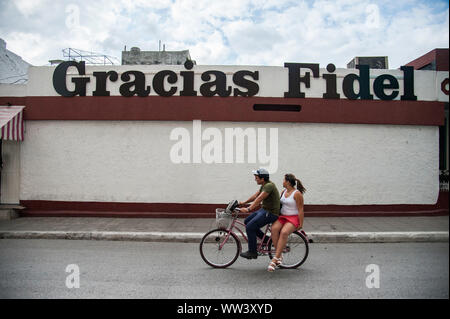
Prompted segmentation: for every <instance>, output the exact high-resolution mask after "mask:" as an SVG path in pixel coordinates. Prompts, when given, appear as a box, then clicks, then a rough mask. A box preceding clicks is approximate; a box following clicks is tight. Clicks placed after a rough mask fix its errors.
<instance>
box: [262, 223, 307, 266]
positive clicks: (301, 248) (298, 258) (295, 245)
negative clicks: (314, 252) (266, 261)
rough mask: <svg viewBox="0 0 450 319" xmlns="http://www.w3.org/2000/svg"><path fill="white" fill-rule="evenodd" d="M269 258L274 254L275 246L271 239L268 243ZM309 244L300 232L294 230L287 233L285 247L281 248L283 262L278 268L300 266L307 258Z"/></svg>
mask: <svg viewBox="0 0 450 319" xmlns="http://www.w3.org/2000/svg"><path fill="white" fill-rule="evenodd" d="M268 248H269V249H268V250H269V257H270V259H272V258H273V256H275V247H273V243H272V239H271V240H270V242H269V244H268ZM308 253H309V246H308V240H307V239H306V238H305V236H303V235H302V234H301V233H299V232H297V231H295V232H293V233H292V234H290V235H289V237H288V240H287V243H286V247H285V248H284V250H283V254H282V256H283V263H282V264H281V265H280V268H287V269H292V268H297V267H300V266H301V265H302V264H303V263H304V262H305V261H306V258H308Z"/></svg>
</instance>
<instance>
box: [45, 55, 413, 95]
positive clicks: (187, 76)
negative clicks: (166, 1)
mask: <svg viewBox="0 0 450 319" xmlns="http://www.w3.org/2000/svg"><path fill="white" fill-rule="evenodd" d="M69 67H75V68H76V69H77V71H78V74H79V75H86V74H85V64H84V62H83V61H81V62H76V61H66V62H62V63H61V64H59V65H58V66H57V67H56V68H55V71H54V73H53V87H54V88H55V90H56V92H57V93H58V94H60V95H62V96H66V97H72V96H76V95H79V96H86V86H87V83H88V82H90V80H91V79H90V78H89V77H86V76H83V77H72V79H71V81H72V82H73V83H74V84H75V88H74V89H73V90H69V89H68V88H67V85H66V77H67V70H68V69H69ZM184 67H185V69H186V70H191V69H192V68H193V67H194V64H193V62H192V61H190V60H187V61H186V62H185V63H184ZM284 67H286V68H287V69H288V72H289V86H288V91H287V92H284V97H285V98H304V97H305V93H304V92H302V91H301V87H300V84H301V83H303V84H304V85H305V87H306V88H310V87H311V74H310V72H305V74H304V75H301V70H302V69H303V70H304V69H308V70H310V71H312V76H313V77H314V78H319V64H316V63H285V64H284ZM356 68H357V69H359V75H357V74H353V73H351V74H347V75H346V76H345V77H344V79H343V82H342V92H343V93H344V95H345V96H346V97H347V98H348V99H350V100H356V99H362V100H373V94H370V72H369V66H368V65H357V66H356ZM400 69H401V70H402V71H403V95H401V96H400V99H401V100H413V101H415V100H417V96H416V95H414V69H413V67H409V66H402V67H400ZM326 70H327V71H328V72H329V73H324V74H322V78H323V79H324V80H325V83H326V92H325V93H323V98H325V99H340V94H339V93H338V92H337V88H336V87H337V76H336V74H334V72H335V71H336V67H335V65H334V64H332V63H330V64H328V65H327V68H326ZM93 76H94V77H95V90H94V91H93V92H92V95H93V96H109V95H110V92H109V91H108V90H107V89H106V84H107V81H108V80H109V81H112V82H116V81H117V80H118V79H119V74H118V73H117V72H116V71H108V72H93ZM179 76H180V77H181V78H182V82H183V89H182V90H181V91H180V96H197V91H195V90H194V72H193V71H180V74H179ZM132 77H133V78H132ZM120 79H121V81H122V82H124V83H122V84H121V85H120V88H119V92H120V94H121V95H122V96H126V97H130V96H135V95H136V96H141V97H145V96H148V95H149V94H150V90H151V88H150V86H149V85H146V82H145V80H146V79H145V74H144V73H143V72H140V71H126V72H123V73H122V74H121V75H120ZM201 79H202V81H203V82H204V83H202V84H201V85H200V94H201V95H202V96H205V97H211V96H215V95H217V96H220V97H228V96H230V95H231V94H233V95H234V96H244V97H251V96H254V95H256V94H257V93H258V92H259V85H258V83H257V82H256V81H258V80H259V71H249V70H240V71H237V72H235V73H233V84H234V85H235V86H237V87H234V88H233V87H232V86H228V85H227V76H226V74H225V73H224V72H222V71H218V70H210V71H205V72H203V73H202V74H201ZM166 81H167V83H169V85H171V84H175V83H177V82H178V75H177V73H175V72H174V71H171V70H162V71H159V72H157V73H156V74H155V76H154V77H153V80H152V84H153V90H154V91H155V92H156V94H158V95H160V96H166V97H169V96H172V95H174V94H175V93H176V92H177V90H178V87H177V86H171V87H170V88H168V89H166V88H165V86H164V84H165V82H166ZM355 82H358V83H359V89H358V92H355V85H354V84H355ZM386 90H389V91H388V92H386ZM373 92H374V94H375V95H376V96H377V97H378V98H379V99H381V100H393V99H395V98H396V97H397V96H398V94H399V82H398V80H397V79H396V78H395V77H394V76H392V75H390V74H381V75H379V76H377V77H376V78H375V80H374V82H373Z"/></svg>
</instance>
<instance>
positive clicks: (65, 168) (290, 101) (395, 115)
mask: <svg viewBox="0 0 450 319" xmlns="http://www.w3.org/2000/svg"><path fill="white" fill-rule="evenodd" d="M448 77H449V75H448V71H420V70H413V68H412V67H411V68H402V69H399V70H383V69H369V68H368V67H367V68H366V67H363V66H360V67H359V69H337V68H336V67H335V66H334V65H332V64H328V65H327V66H326V67H325V68H321V67H320V66H319V65H318V64H310V63H308V64H303V63H286V64H285V65H284V66H282V67H281V66H280V67H269V66H206V65H201V66H200V65H193V64H192V63H188V62H187V63H184V64H182V65H132V66H130V65H121V66H85V65H84V64H82V63H77V62H73V61H72V62H64V63H61V64H60V65H58V66H57V67H54V66H45V67H30V69H29V81H28V84H27V85H22V86H16V87H15V88H14V89H11V87H8V86H0V105H6V104H7V103H11V104H13V105H25V109H24V121H25V133H24V141H23V142H21V143H20V144H19V146H12V145H8V144H4V145H3V146H4V149H6V151H5V150H4V151H5V152H10V153H14V154H16V155H14V156H16V157H19V158H20V164H19V165H17V166H18V167H16V170H15V174H16V175H15V176H16V178H17V180H18V184H19V190H18V191H17V190H16V192H17V193H16V195H15V197H14V196H13V197H14V201H16V202H18V203H20V204H21V205H23V206H24V207H26V208H27V209H26V210H25V211H24V214H25V215H34V216H83V215H86V214H87V215H90V216H155V217H162V216H164V217H166V216H169V217H170V216H174V217H183V216H184V217H200V216H203V217H206V216H214V208H215V207H217V206H218V205H223V204H225V203H227V202H228V201H230V200H232V199H239V200H243V199H247V198H248V197H249V196H250V195H251V194H253V193H254V192H255V191H256V190H257V185H256V184H255V182H254V179H253V176H252V174H251V171H252V170H253V169H255V168H258V167H265V168H268V169H269V171H270V172H271V180H273V181H274V182H275V183H276V185H277V186H278V187H279V188H281V185H282V179H283V176H284V174H286V173H293V174H295V175H296V176H297V178H299V179H300V180H302V183H303V184H304V185H305V187H306V189H307V192H306V194H305V204H306V209H305V211H306V215H307V216H308V215H309V216H329V215H333V216H336V215H340V216H349V215H367V216H368V215H372V214H376V212H379V211H384V212H387V211H388V212H390V213H391V214H394V215H395V214H398V215H402V214H416V213H418V212H419V213H423V214H448V204H447V208H445V207H442V206H440V205H439V201H438V199H439V194H440V192H439V156H440V155H439V126H442V125H443V124H444V121H445V110H444V109H445V103H447V104H448V86H447V87H444V89H441V87H442V83H443V82H445V81H447V82H448ZM11 144H12V143H11ZM14 147H15V149H14ZM5 187H6V188H8V187H10V185H2V188H5ZM447 196H448V195H447Z"/></svg>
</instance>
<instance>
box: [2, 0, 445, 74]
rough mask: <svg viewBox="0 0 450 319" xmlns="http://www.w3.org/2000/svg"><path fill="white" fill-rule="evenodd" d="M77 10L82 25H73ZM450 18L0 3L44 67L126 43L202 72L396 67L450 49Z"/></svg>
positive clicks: (402, 6) (297, 8)
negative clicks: (161, 49)
mask: <svg viewBox="0 0 450 319" xmlns="http://www.w3.org/2000/svg"><path fill="white" fill-rule="evenodd" d="M70 5H72V6H73V5H74V6H77V7H78V8H79V26H73V25H70V26H68V25H67V19H68V14H70V13H68V12H66V9H67V8H68V6H70ZM438 5H440V8H439V9H436V6H438ZM448 14H449V10H448V3H445V2H428V1H425V0H401V1H390V0H381V1H376V2H374V1H370V0H363V1H357V0H337V1H326V0H317V1H313V2H311V1H299V0H266V1H260V0H226V1H219V0H218V1H210V0H197V1H187V0H173V1H167V0H152V1H147V0H136V1H126V0H120V1H107V0H101V1H88V0H78V1H77V2H73V1H70V0H66V1H58V2H49V1H47V0H39V1H36V0H33V1H26V0H19V1H15V2H12V1H9V2H2V3H0V37H2V38H4V39H5V40H6V41H7V43H8V48H9V49H11V50H13V51H14V52H16V53H17V54H19V55H21V56H22V57H23V58H24V59H25V60H27V61H29V62H30V63H33V64H37V65H39V64H45V63H47V61H48V60H49V59H52V58H58V57H61V54H60V50H61V49H63V48H65V47H74V48H79V49H84V50H92V51H95V52H103V53H105V54H109V55H114V56H116V57H118V58H119V59H120V54H121V51H122V49H123V47H124V45H127V47H128V48H129V47H131V46H139V47H140V48H141V49H142V50H157V48H158V40H162V42H163V43H165V44H166V49H167V50H182V49H190V51H191V56H192V57H193V58H194V59H196V60H197V63H199V64H260V65H261V64H262V65H282V63H283V62H284V61H291V62H292V61H297V62H318V63H320V64H321V65H322V66H324V65H326V64H327V63H329V62H333V63H335V64H336V65H337V66H338V67H345V65H346V63H347V62H348V61H349V60H350V59H352V58H353V57H354V56H357V55H388V56H389V60H390V66H391V67H394V68H396V67H399V66H400V65H401V64H404V63H407V62H409V61H410V60H412V59H414V58H416V57H418V56H420V55H422V54H424V53H426V52H428V51H430V50H432V49H434V48H436V47H448V43H449V41H448V28H449V23H448ZM71 21H72V20H71ZM55 55H56V56H55Z"/></svg>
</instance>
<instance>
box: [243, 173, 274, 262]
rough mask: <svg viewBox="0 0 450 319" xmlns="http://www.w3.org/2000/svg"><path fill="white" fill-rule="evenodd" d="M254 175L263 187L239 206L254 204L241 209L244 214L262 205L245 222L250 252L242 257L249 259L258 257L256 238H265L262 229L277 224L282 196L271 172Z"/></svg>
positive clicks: (257, 182)
mask: <svg viewBox="0 0 450 319" xmlns="http://www.w3.org/2000/svg"><path fill="white" fill-rule="evenodd" d="M252 173H253V175H254V176H255V181H256V184H258V185H261V187H260V189H259V191H257V192H256V193H255V194H254V195H253V196H251V197H250V198H249V199H247V200H246V201H245V202H239V206H244V205H245V204H247V203H252V204H251V205H250V206H249V207H248V208H241V212H242V213H248V212H250V211H254V210H255V209H257V208H258V207H259V206H260V204H262V205H261V208H259V209H258V210H256V211H255V212H253V213H252V214H251V215H250V216H248V217H247V218H246V219H245V221H244V223H245V229H246V231H247V237H248V251H246V252H244V253H241V255H240V256H241V257H244V258H247V259H256V258H257V257H258V253H257V251H256V247H257V243H256V237H259V238H261V239H262V238H263V237H264V233H263V232H262V231H261V229H260V228H261V227H263V226H265V225H267V224H270V223H273V222H275V221H276V220H277V219H278V215H280V194H279V192H278V189H277V187H276V186H275V184H274V183H272V182H271V181H270V180H269V172H268V171H267V170H266V169H264V168H260V169H258V170H256V171H253V172H252ZM266 240H267V241H268V240H269V238H266Z"/></svg>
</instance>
